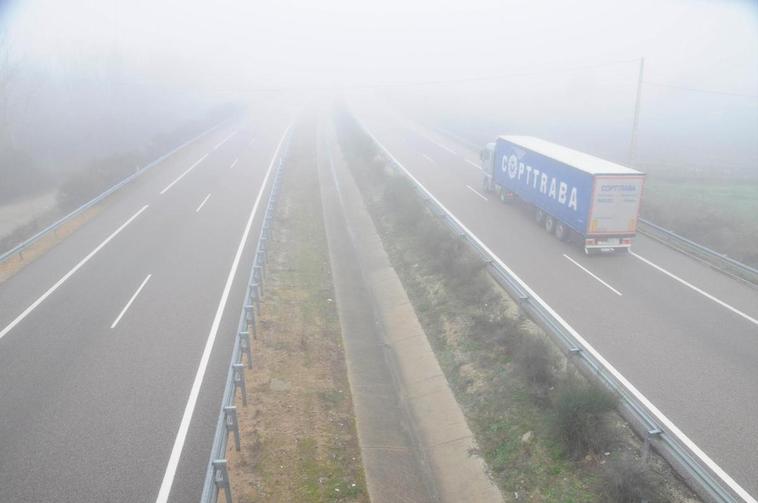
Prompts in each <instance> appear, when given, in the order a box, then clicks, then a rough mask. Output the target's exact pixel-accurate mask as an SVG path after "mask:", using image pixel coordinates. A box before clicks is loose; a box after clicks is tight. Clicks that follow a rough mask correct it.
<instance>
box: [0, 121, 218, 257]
mask: <svg viewBox="0 0 758 503" xmlns="http://www.w3.org/2000/svg"><path fill="white" fill-rule="evenodd" d="M225 122H226V121H222V122H220V123H219V124H216V125H215V126H213V127H211V128H210V129H206V130H205V131H203V132H202V133H200V134H198V135H197V136H194V137H193V138H191V139H190V140H187V141H186V142H184V143H182V144H181V145H179V146H178V147H176V148H174V149H173V150H171V151H169V152H167V153H165V154H163V155H162V156H160V157H159V158H157V159H155V160H154V161H152V162H150V163H149V164H146V165H145V166H143V167H142V168H140V169H138V170H137V171H135V172H134V173H132V174H131V175H129V176H127V177H126V178H124V179H123V180H121V181H120V182H118V183H116V184H115V185H113V186H111V187H110V188H108V189H107V190H105V192H103V193H102V194H100V195H98V196H96V197H95V198H93V199H91V200H90V201H87V202H86V203H84V204H83V205H81V206H79V207H78V208H77V209H75V210H73V211H72V212H71V213H69V214H67V215H66V216H64V217H61V218H60V219H58V220H56V221H55V222H53V223H52V224H50V225H48V226H47V227H45V228H44V229H42V230H41V231H39V232H37V233H36V234H34V235H33V236H31V237H30V238H28V239H26V240H24V241H23V242H21V243H19V244H17V245H16V246H14V247H13V248H11V249H10V250H8V251H6V252H5V253H3V254H2V255H0V263H2V262H4V261H5V260H7V259H8V258H10V257H12V256H13V255H16V254H18V255H19V257H20V258H22V259H23V258H24V250H26V249H27V248H28V247H29V246H31V245H33V244H34V243H36V242H37V241H39V240H40V239H42V238H43V237H45V236H46V235H47V234H49V233H50V232H53V231H55V230H56V229H58V227H60V226H61V225H63V224H65V223H66V222H68V221H70V220H71V219H72V218H74V217H76V216H77V215H80V214H82V213H83V212H85V211H86V210H88V209H89V208H91V207H93V206H95V205H96V204H97V203H99V202H100V201H102V200H103V199H105V198H106V197H108V196H110V195H111V194H113V193H114V192H116V191H117V190H118V189H120V188H121V187H123V186H124V185H127V184H128V183H129V182H131V181H133V180H134V179H135V178H137V177H138V176H140V175H142V174H143V173H145V171H147V170H149V169H150V168H153V167H155V166H156V165H158V164H160V163H161V162H162V161H164V160H165V159H167V158H168V157H171V156H172V155H173V154H175V153H176V152H178V151H179V150H181V149H183V148H184V147H186V146H187V145H189V144H191V143H193V142H194V141H196V140H198V139H199V138H202V137H203V136H205V135H207V134H209V133H211V132H212V131H215V130H216V129H218V128H219V127H221V126H222V125H223V124H224V123H225Z"/></svg>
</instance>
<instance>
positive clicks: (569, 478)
mask: <svg viewBox="0 0 758 503" xmlns="http://www.w3.org/2000/svg"><path fill="white" fill-rule="evenodd" d="M337 129H338V135H339V138H340V142H341V145H342V151H343V155H344V156H345V158H346V161H347V163H348V165H349V166H350V168H351V169H352V170H353V173H354V175H355V178H356V180H357V182H358V185H359V187H360V190H361V192H362V194H363V197H364V199H365V201H366V205H367V207H368V208H369V211H370V213H371V215H372V218H373V219H374V222H375V224H376V226H377V229H378V230H379V232H380V234H381V236H382V239H383V243H384V247H385V249H386V250H387V252H388V254H389V256H390V259H391V261H392V263H393V266H394V267H395V269H396V270H397V272H398V274H399V276H400V278H401V280H402V282H403V284H404V286H405V288H406V290H407V292H408V295H409V297H410V299H411V301H412V303H413V305H414V308H415V310H416V313H417V315H418V317H419V320H420V321H421V323H422V325H423V327H424V329H425V331H426V333H427V335H428V336H429V338H430V342H431V344H432V346H433V348H434V350H435V352H436V354H437V358H438V360H439V361H440V365H441V367H442V368H443V371H444V372H445V375H446V377H447V380H448V382H449V383H450V385H451V387H452V389H453V391H454V393H455V394H456V397H457V399H458V401H459V403H460V404H461V406H462V408H463V410H464V413H465V415H466V418H467V420H468V422H469V426H470V428H471V430H472V431H473V432H474V434H475V436H476V440H477V444H478V446H479V449H480V451H481V454H482V456H483V457H484V459H485V460H486V462H487V464H488V467H489V470H490V473H491V476H492V477H493V479H494V480H495V481H496V483H497V484H498V485H499V487H500V488H501V490H502V492H503V495H504V497H505V499H506V501H529V502H572V503H580V502H586V503H590V502H593V503H600V502H602V503H606V502H613V501H616V502H639V501H642V500H645V501H648V502H649V503H654V502H683V501H696V500H695V499H694V498H693V496H692V494H691V492H690V491H689V490H688V489H687V488H686V487H685V486H684V485H683V484H682V483H681V482H680V481H679V480H678V478H677V477H676V476H675V475H674V474H673V472H672V471H671V470H670V468H669V467H668V465H666V464H665V463H664V462H663V461H662V460H661V459H660V458H658V457H657V456H652V458H651V459H649V460H647V461H646V460H643V459H642V455H641V452H642V451H641V442H640V440H639V439H638V438H637V437H636V435H635V434H634V433H633V432H632V430H631V429H630V428H629V426H628V425H627V424H626V423H625V422H624V421H623V420H622V419H621V417H620V416H619V415H618V414H617V413H616V412H615V409H616V405H617V398H616V397H615V396H614V395H613V394H611V393H610V392H609V391H607V390H606V389H605V388H604V387H601V386H600V385H598V384H595V383H594V382H591V381H588V380H586V379H585V378H584V377H582V376H581V375H580V374H579V373H578V372H577V371H576V370H575V369H574V368H573V366H572V365H571V363H570V362H569V361H568V360H567V359H566V358H565V356H564V355H563V353H562V352H560V351H559V350H558V349H557V347H556V346H554V344H553V343H552V342H551V341H550V340H549V339H548V338H547V337H546V335H545V334H544V332H543V331H542V330H541V329H540V328H539V327H538V326H536V325H535V324H534V323H533V322H531V321H530V320H529V319H527V318H526V317H525V316H524V315H523V314H522V312H521V311H520V310H519V308H518V305H517V304H516V303H515V302H514V301H513V300H511V299H510V298H509V297H508V296H507V295H505V293H504V292H503V291H502V290H501V289H500V287H499V286H498V285H497V284H496V283H495V282H494V281H493V280H492V278H490V276H489V275H488V273H487V272H486V269H485V265H484V264H483V262H482V261H481V259H480V258H479V257H478V256H476V255H475V254H474V252H473V251H471V250H470V249H469V248H468V245H467V244H466V243H465V242H464V241H463V240H462V239H460V238H458V237H456V236H454V235H453V234H452V232H450V231H449V229H448V228H447V227H446V226H444V224H443V223H442V222H441V221H440V219H438V218H437V217H436V216H435V215H433V214H432V213H431V212H430V211H429V210H428V209H427V208H426V207H425V206H424V204H423V202H422V200H421V198H420V197H419V196H418V194H417V193H416V192H415V190H414V189H413V188H412V186H411V185H410V183H409V182H408V181H407V180H406V179H405V177H403V176H400V175H398V174H397V173H395V172H394V171H393V169H392V168H391V167H389V166H388V164H387V163H386V162H385V161H384V159H383V158H382V157H381V156H380V155H379V153H378V151H377V150H376V148H375V147H374V146H373V143H372V142H371V140H370V138H369V137H367V136H366V135H365V134H364V133H363V132H362V130H361V129H360V127H359V126H358V125H357V123H356V122H355V120H354V119H353V118H352V116H351V115H350V114H349V112H347V111H346V110H345V109H343V108H341V109H338V113H337Z"/></svg>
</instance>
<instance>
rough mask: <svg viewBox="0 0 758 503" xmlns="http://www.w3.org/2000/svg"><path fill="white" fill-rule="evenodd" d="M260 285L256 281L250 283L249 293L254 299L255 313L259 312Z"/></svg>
mask: <svg viewBox="0 0 758 503" xmlns="http://www.w3.org/2000/svg"><path fill="white" fill-rule="evenodd" d="M260 289H261V287H260V285H259V284H258V282H257V281H253V282H252V283H250V293H251V295H250V296H251V297H252V300H254V301H255V312H256V314H261V296H260Z"/></svg>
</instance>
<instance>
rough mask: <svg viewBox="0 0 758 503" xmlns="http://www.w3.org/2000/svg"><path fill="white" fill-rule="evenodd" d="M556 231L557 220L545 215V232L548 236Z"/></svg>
mask: <svg viewBox="0 0 758 503" xmlns="http://www.w3.org/2000/svg"><path fill="white" fill-rule="evenodd" d="M554 229H555V219H553V217H551V216H550V215H545V230H546V231H547V232H548V234H552V233H553V230H554Z"/></svg>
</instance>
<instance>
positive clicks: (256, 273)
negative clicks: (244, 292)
mask: <svg viewBox="0 0 758 503" xmlns="http://www.w3.org/2000/svg"><path fill="white" fill-rule="evenodd" d="M253 280H254V281H255V283H256V284H257V285H258V295H260V296H261V297H263V266H260V265H255V266H253Z"/></svg>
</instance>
